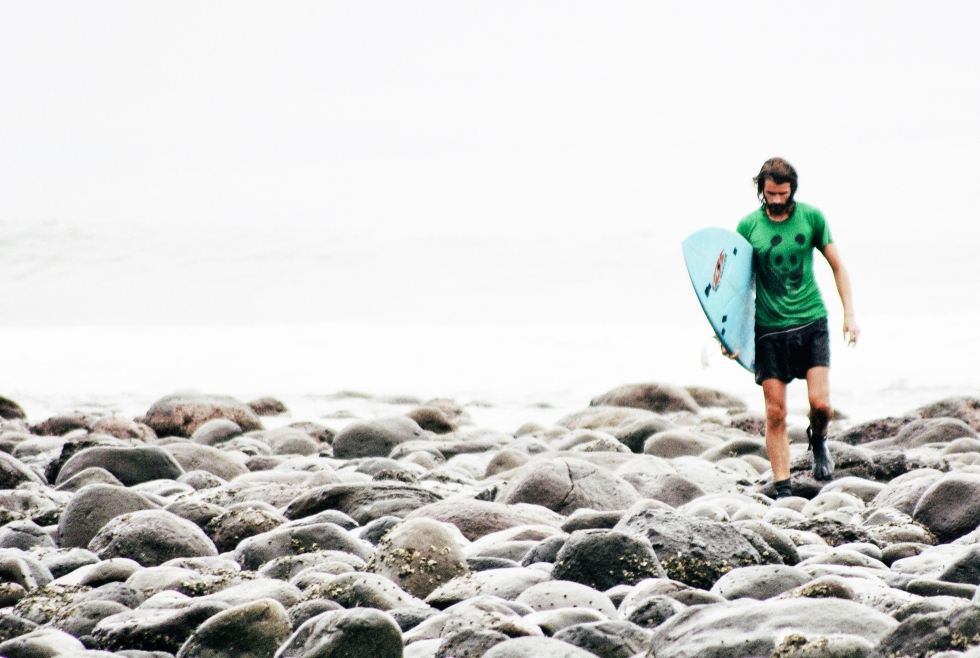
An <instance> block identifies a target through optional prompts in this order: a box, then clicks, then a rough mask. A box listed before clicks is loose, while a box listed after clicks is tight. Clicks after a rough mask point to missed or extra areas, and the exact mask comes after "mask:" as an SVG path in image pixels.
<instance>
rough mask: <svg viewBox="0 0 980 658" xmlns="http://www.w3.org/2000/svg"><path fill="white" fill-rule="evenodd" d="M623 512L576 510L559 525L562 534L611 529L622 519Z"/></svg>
mask: <svg viewBox="0 0 980 658" xmlns="http://www.w3.org/2000/svg"><path fill="white" fill-rule="evenodd" d="M624 514H625V511H624V510H609V511H606V512H597V511H595V510H591V509H584V508H583V509H577V510H575V511H574V512H572V514H571V515H570V516H569V517H568V519H567V520H566V521H565V522H564V523H562V524H561V529H562V531H563V532H575V531H576V530H592V529H603V528H604V529H607V530H608V529H611V528H612V527H613V526H615V525H616V524H617V523H619V520H620V519H621V518H623V515H624Z"/></svg>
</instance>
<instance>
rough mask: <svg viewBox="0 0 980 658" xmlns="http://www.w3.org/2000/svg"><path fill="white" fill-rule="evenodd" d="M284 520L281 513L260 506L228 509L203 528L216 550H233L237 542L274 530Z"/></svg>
mask: <svg viewBox="0 0 980 658" xmlns="http://www.w3.org/2000/svg"><path fill="white" fill-rule="evenodd" d="M285 522H286V519H284V518H283V517H282V516H281V515H279V514H278V513H276V512H270V511H268V510H266V509H263V508H260V507H243V508H238V509H233V510H229V511H227V512H224V513H222V514H220V515H219V516H216V517H215V518H213V519H211V521H209V522H208V525H207V528H205V530H206V532H207V533H208V536H209V537H211V539H212V540H213V541H214V545H215V547H217V549H218V551H219V552H221V553H224V552H226V551H233V550H235V547H236V546H238V544H239V542H241V541H242V540H243V539H248V538H249V537H254V536H255V535H260V534H262V533H263V532H269V531H271V530H275V529H276V528H278V527H279V526H281V525H282V524H283V523H285Z"/></svg>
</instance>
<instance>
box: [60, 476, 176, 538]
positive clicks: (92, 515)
mask: <svg viewBox="0 0 980 658" xmlns="http://www.w3.org/2000/svg"><path fill="white" fill-rule="evenodd" d="M157 507H158V506H157V505H156V503H154V502H152V501H151V500H150V499H149V498H147V497H146V496H144V495H143V494H141V493H139V492H137V491H133V490H131V489H125V488H123V487H118V486H113V485H108V484H93V485H90V486H86V487H83V488H82V489H81V490H79V491H78V492H77V493H76V494H75V495H74V496H73V497H72V499H71V501H70V502H69V503H68V505H67V506H66V507H65V511H64V513H63V514H62V515H61V519H60V520H59V521H58V539H59V542H60V544H61V545H62V546H64V547H80V548H85V547H87V546H88V544H89V542H90V541H92V538H93V537H95V535H96V534H97V533H98V532H99V530H101V529H102V527H103V526H104V525H105V524H106V523H108V522H109V521H111V520H112V519H114V518H116V517H117V516H122V515H123V514H129V513H131V512H139V511H141V510H151V509H157Z"/></svg>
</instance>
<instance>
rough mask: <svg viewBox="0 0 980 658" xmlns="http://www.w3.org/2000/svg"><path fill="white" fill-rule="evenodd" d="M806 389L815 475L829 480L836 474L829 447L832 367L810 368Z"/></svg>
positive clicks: (831, 410) (809, 433)
mask: <svg viewBox="0 0 980 658" xmlns="http://www.w3.org/2000/svg"><path fill="white" fill-rule="evenodd" d="M806 390H807V396H808V397H809V398H810V429H809V431H808V432H807V435H808V438H809V439H810V450H812V451H813V477H814V478H816V479H817V480H829V479H831V478H832V477H833V475H834V459H833V458H832V457H831V456H830V451H829V450H828V449H827V429H828V428H829V427H830V419H831V417H832V416H833V413H834V411H833V409H832V408H831V406H830V368H827V367H826V366H820V367H817V368H810V369H809V370H808V371H807V373H806Z"/></svg>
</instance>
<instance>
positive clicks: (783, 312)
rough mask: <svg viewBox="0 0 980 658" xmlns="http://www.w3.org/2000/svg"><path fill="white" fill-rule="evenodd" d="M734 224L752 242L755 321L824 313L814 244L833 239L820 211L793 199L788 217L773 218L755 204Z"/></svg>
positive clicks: (786, 321) (795, 322)
mask: <svg viewBox="0 0 980 658" xmlns="http://www.w3.org/2000/svg"><path fill="white" fill-rule="evenodd" d="M736 230H737V231H738V233H739V235H741V236H742V237H743V238H745V239H746V240H748V241H749V244H751V245H752V250H753V256H752V263H753V266H754V269H755V323H756V324H757V325H759V326H760V327H765V328H767V329H788V328H790V327H798V326H800V325H804V324H809V323H810V322H813V321H814V320H820V319H822V318H825V317H827V307H826V306H824V303H823V298H822V297H821V296H820V289H819V288H818V287H817V282H816V280H815V279H814V278H813V249H814V247H816V248H817V249H820V250H821V251H822V250H823V248H824V247H826V246H827V245H828V244H830V243H831V242H833V238H831V237H830V228H829V227H828V226H827V220H825V219H824V217H823V213H821V212H820V211H819V210H817V209H816V208H814V207H813V206H808V205H807V204H805V203H799V202H797V203H796V209H795V210H794V211H793V214H792V215H791V216H790V217H789V218H788V219H786V220H784V221H781V222H774V221H772V220H771V219H769V216H768V215H766V211H765V209H764V208H759V209H758V210H756V211H755V212H754V213H752V214H750V215H748V216H746V217H744V218H743V219H742V221H740V222H739V223H738V228H737V229H736Z"/></svg>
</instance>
